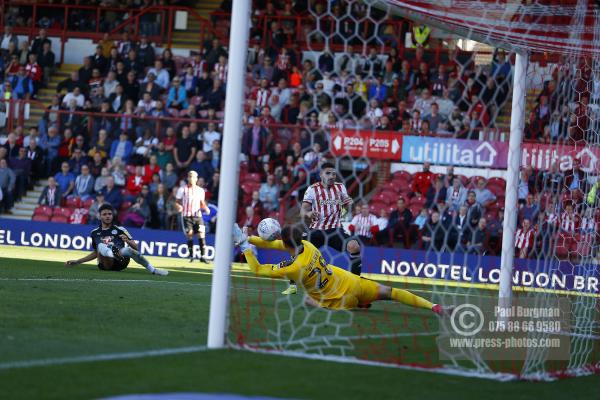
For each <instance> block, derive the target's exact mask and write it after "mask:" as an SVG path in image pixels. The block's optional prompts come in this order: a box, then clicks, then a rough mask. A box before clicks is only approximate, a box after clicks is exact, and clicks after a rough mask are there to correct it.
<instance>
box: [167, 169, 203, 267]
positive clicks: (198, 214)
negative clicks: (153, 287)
mask: <svg viewBox="0 0 600 400" xmlns="http://www.w3.org/2000/svg"><path fill="white" fill-rule="evenodd" d="M187 178H188V179H187V185H186V186H183V187H180V188H179V190H178V191H177V195H176V196H175V201H176V202H177V204H178V206H179V211H180V212H181V226H182V228H183V233H184V234H185V236H186V237H187V245H188V250H189V253H190V262H192V261H194V251H193V250H194V233H195V234H196V235H197V236H198V244H199V245H200V256H199V259H200V260H201V261H202V262H205V263H208V260H207V259H206V255H205V252H204V249H205V247H206V240H205V237H206V230H205V228H204V220H203V219H202V210H204V211H205V212H206V213H207V214H209V213H210V210H209V208H208V206H207V205H206V201H205V199H206V193H205V191H204V189H203V188H201V187H200V186H198V185H197V183H198V173H197V172H196V171H190V172H188V175H187Z"/></svg>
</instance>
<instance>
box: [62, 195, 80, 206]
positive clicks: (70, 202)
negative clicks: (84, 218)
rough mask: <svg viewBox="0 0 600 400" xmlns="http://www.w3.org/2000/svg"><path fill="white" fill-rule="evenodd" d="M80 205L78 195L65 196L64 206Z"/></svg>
mask: <svg viewBox="0 0 600 400" xmlns="http://www.w3.org/2000/svg"><path fill="white" fill-rule="evenodd" d="M80 205H81V199H80V198H79V197H67V200H66V201H65V207H68V208H79V206H80Z"/></svg>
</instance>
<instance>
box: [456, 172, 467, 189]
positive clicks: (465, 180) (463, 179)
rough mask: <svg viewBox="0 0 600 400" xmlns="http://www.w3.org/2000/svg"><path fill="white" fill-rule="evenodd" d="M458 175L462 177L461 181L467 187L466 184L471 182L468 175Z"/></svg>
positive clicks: (459, 177)
mask: <svg viewBox="0 0 600 400" xmlns="http://www.w3.org/2000/svg"><path fill="white" fill-rule="evenodd" d="M456 177H457V178H458V179H460V181H461V182H462V184H463V186H465V187H466V186H467V185H468V183H469V178H467V177H466V176H464V175H456Z"/></svg>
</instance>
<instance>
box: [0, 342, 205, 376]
mask: <svg viewBox="0 0 600 400" xmlns="http://www.w3.org/2000/svg"><path fill="white" fill-rule="evenodd" d="M206 349H207V347H206V346H189V347H175V348H170V349H169V348H167V349H158V350H147V351H135V352H127V353H108V354H96V355H88V356H75V357H61V358H44V359H38V360H25V361H13V362H6V363H1V364H0V370H7V369H16V368H31V367H45V366H50V365H64V364H75V363H82V362H93V361H112V360H128V359H133V358H142V357H157V356H168V355H172V354H185V353H195V352H199V351H204V350H206Z"/></svg>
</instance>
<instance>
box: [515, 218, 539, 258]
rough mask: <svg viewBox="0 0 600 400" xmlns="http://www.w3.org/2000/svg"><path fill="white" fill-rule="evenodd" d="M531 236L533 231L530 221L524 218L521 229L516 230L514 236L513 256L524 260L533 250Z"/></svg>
mask: <svg viewBox="0 0 600 400" xmlns="http://www.w3.org/2000/svg"><path fill="white" fill-rule="evenodd" d="M533 235H534V230H533V229H532V228H531V221H529V220H528V219H527V218H525V219H524V220H523V224H522V227H521V228H519V229H517V233H516V234H515V254H516V255H517V257H518V258H526V257H527V254H529V251H530V250H531V249H532V248H533Z"/></svg>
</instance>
